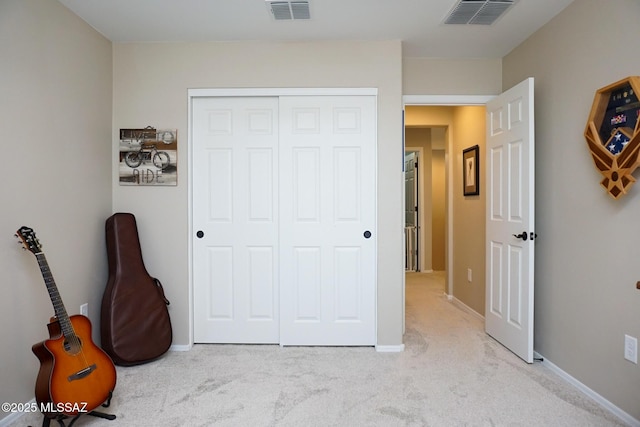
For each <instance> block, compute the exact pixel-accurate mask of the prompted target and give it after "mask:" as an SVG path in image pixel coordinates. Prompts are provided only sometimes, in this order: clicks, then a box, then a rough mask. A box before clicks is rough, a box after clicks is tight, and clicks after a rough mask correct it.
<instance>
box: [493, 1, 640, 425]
mask: <svg viewBox="0 0 640 427" xmlns="http://www.w3.org/2000/svg"><path fill="white" fill-rule="evenodd" d="M638 17H640V2H638V1H637V0H617V1H615V2H603V1H601V0H575V1H574V2H573V3H572V4H570V5H569V7H567V8H566V9H565V10H564V11H563V12H562V13H561V14H560V15H558V16H557V17H556V18H554V19H553V20H552V21H551V22H550V23H549V24H547V25H546V26H545V27H543V28H542V29H541V30H540V31H538V32H537V33H536V34H535V35H534V36H533V37H531V38H529V39H528V40H527V41H525V42H524V43H523V44H522V45H521V46H520V47H518V48H517V49H515V50H514V51H513V52H512V53H511V54H509V55H508V56H507V57H505V58H504V61H503V62H504V72H503V73H504V88H505V89H507V88H509V87H511V86H513V85H514V84H516V83H518V82H519V81H521V80H524V79H525V78H526V77H530V76H532V77H534V78H535V85H536V87H535V96H536V101H535V102H536V108H535V114H536V129H535V130H536V195H537V196H536V232H537V234H538V239H537V240H536V268H535V307H536V309H535V340H534V343H535V350H536V351H538V352H539V353H541V354H542V355H543V356H545V357H546V358H547V359H548V360H550V361H551V362H553V363H554V364H556V365H558V366H559V367H560V368H562V369H563V370H564V371H566V372H568V373H569V374H571V375H572V376H573V377H575V378H576V379H577V380H579V381H580V382H582V383H583V384H585V385H586V386H588V387H589V388H591V389H592V390H594V391H595V392H596V393H599V394H600V395H602V396H603V397H605V398H606V399H608V400H609V401H611V402H612V403H613V404H615V405H617V406H618V407H619V408H621V409H622V410H624V411H626V412H627V413H629V414H631V415H632V416H633V417H635V418H636V420H640V365H635V364H633V363H631V362H628V361H626V360H625V359H624V358H623V348H624V347H623V345H624V335H625V334H628V335H632V336H635V337H637V338H640V290H638V289H636V282H637V281H638V280H640V261H639V260H638V236H640V223H639V222H638V213H639V210H638V206H639V203H640V184H637V183H636V184H635V185H634V186H633V187H631V190H630V193H629V194H628V195H626V196H623V197H622V198H621V199H619V200H614V199H613V198H611V197H610V196H609V195H608V194H607V193H606V192H605V191H604V189H603V188H602V187H601V186H600V184H599V183H600V180H601V179H602V177H601V176H600V174H599V173H598V172H597V171H596V169H595V167H594V164H593V160H592V159H591V156H590V154H589V151H588V149H587V146H586V141H585V138H584V136H583V132H584V129H585V126H586V123H587V118H588V116H589V112H590V110H591V105H592V102H593V97H594V93H595V91H596V90H598V89H599V88H601V87H604V86H606V85H608V84H610V83H613V82H616V81H618V80H620V79H622V78H624V77H627V76H630V75H636V76H637V75H640V55H638V54H637V52H636V50H634V49H633V48H632V47H631V46H632V45H633V43H634V42H633V41H637V40H640V26H639V25H638ZM634 176H635V177H636V179H638V178H640V174H639V171H636V173H635V174H634Z"/></svg>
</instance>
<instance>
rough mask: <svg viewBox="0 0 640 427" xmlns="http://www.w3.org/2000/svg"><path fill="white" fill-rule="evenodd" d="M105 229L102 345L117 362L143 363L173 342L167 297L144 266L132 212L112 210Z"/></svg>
mask: <svg viewBox="0 0 640 427" xmlns="http://www.w3.org/2000/svg"><path fill="white" fill-rule="evenodd" d="M105 232H106V238H107V256H108V259H109V279H108V281H107V286H106V288H105V291H104V295H103V296H102V310H101V316H100V321H101V322H100V333H101V339H102V347H103V349H104V351H105V352H106V353H107V354H109V356H111V358H112V359H113V362H114V363H115V364H117V365H123V366H131V365H138V364H141V363H146V362H149V361H151V360H154V359H156V358H158V357H160V356H161V355H162V354H164V353H165V352H166V351H167V350H168V349H169V347H170V346H171V340H172V338H173V336H172V330H171V320H170V318H169V310H168V309H167V306H168V305H169V301H168V300H167V299H166V298H165V296H164V290H163V289H162V284H160V281H159V280H158V279H156V278H154V277H151V276H150V275H149V273H147V270H146V268H145V266H144V262H143V260H142V251H141V250H140V241H139V238H138V229H137V226H136V219H135V217H134V216H133V214H130V213H116V214H113V215H112V216H110V217H109V218H108V219H107V221H106V224H105Z"/></svg>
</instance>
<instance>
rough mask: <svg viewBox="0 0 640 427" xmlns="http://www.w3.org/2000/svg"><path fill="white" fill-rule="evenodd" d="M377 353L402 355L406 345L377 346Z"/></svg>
mask: <svg viewBox="0 0 640 427" xmlns="http://www.w3.org/2000/svg"><path fill="white" fill-rule="evenodd" d="M376 351H377V352H378V353H402V352H403V351H404V344H399V345H376Z"/></svg>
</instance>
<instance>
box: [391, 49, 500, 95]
mask: <svg viewBox="0 0 640 427" xmlns="http://www.w3.org/2000/svg"><path fill="white" fill-rule="evenodd" d="M402 64H403V68H402V91H403V93H404V94H405V95H496V94H498V93H500V92H501V91H500V89H501V85H502V60H501V59H499V58H498V59H441V58H404V59H403V61H402Z"/></svg>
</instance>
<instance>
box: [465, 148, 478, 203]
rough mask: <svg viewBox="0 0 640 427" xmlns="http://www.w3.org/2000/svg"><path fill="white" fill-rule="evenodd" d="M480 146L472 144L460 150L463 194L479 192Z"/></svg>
mask: <svg viewBox="0 0 640 427" xmlns="http://www.w3.org/2000/svg"><path fill="white" fill-rule="evenodd" d="M479 159H480V147H478V146H477V145H474V146H473V147H469V148H466V149H464V150H463V151H462V171H463V172H462V182H463V184H462V185H463V189H464V191H463V194H464V195H465V196H477V195H478V194H480V162H479Z"/></svg>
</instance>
